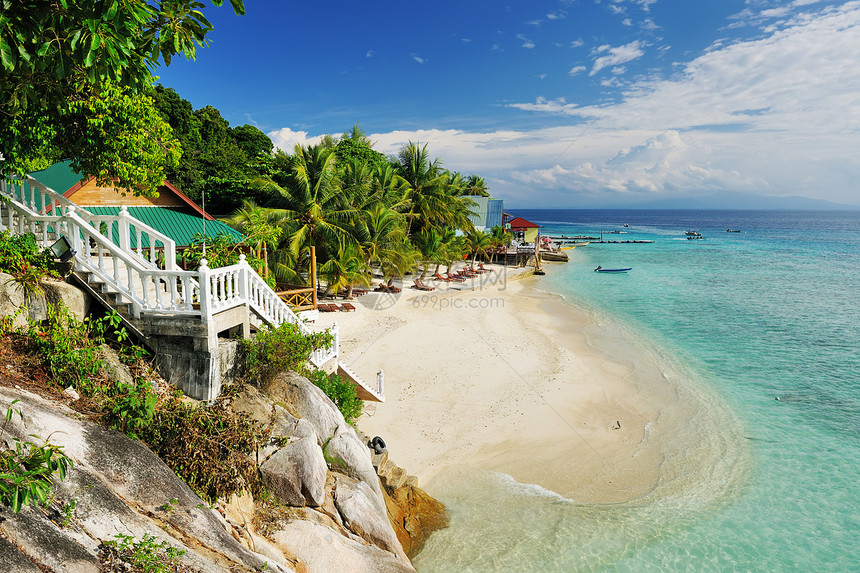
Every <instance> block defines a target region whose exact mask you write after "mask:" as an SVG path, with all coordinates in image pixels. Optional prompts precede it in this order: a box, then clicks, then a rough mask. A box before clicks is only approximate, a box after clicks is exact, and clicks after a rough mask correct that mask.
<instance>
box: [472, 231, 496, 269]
mask: <svg viewBox="0 0 860 573" xmlns="http://www.w3.org/2000/svg"><path fill="white" fill-rule="evenodd" d="M466 241H467V242H468V244H469V247H470V248H471V249H472V266H475V261H476V260H477V259H478V255H483V256H485V257H486V256H487V252H488V251H489V250H490V249H491V248H492V246H493V237H492V236H491V235H490V234H489V233H486V232H484V231H476V230H474V229H473V230H472V231H470V232H469V233H467V234H466Z"/></svg>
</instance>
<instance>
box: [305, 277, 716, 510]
mask: <svg viewBox="0 0 860 573" xmlns="http://www.w3.org/2000/svg"><path fill="white" fill-rule="evenodd" d="M512 271H513V270H512V269H507V270H505V269H502V268H501V267H495V271H494V274H493V275H482V277H481V278H482V280H481V281H480V282H477V281H474V282H471V283H463V284H456V283H455V284H453V285H450V284H445V285H442V284H440V283H439V282H438V281H425V282H426V283H427V284H430V285H433V286H437V287H438V288H437V289H436V290H435V291H433V292H426V293H425V292H421V291H417V290H414V289H411V288H404V289H403V292H402V293H401V294H400V295H399V296H391V295H384V294H380V293H369V294H367V295H365V296H363V297H360V298H358V299H357V301H356V306H357V308H358V310H357V311H356V312H354V313H353V312H350V313H346V312H339V313H321V314H320V317H319V319H318V320H317V323H316V324H317V325H318V326H325V325H329V324H331V323H332V322H337V323H338V324H339V327H340V360H341V362H342V363H344V364H346V365H347V366H348V367H349V368H350V369H351V370H353V371H354V372H356V374H358V375H359V376H360V377H362V378H363V379H365V380H368V381H373V383H375V381H376V372H377V371H378V370H379V369H380V368H381V369H383V370H384V371H385V398H386V401H385V403H382V404H378V405H372V406H370V407H368V408H366V413H365V414H364V415H362V417H361V418H360V420H359V422H358V426H359V427H360V428H361V429H362V431H364V432H365V433H366V434H368V435H371V436H375V435H379V436H382V437H383V439H384V440H385V441H386V443H387V444H388V447H389V451H390V455H391V457H392V459H393V460H394V461H395V462H396V463H397V464H398V465H400V466H402V467H404V468H406V469H407V471H408V472H409V473H410V474H414V475H417V476H418V477H419V479H420V481H421V484H422V486H426V485H427V484H432V481H433V479H434V478H435V477H437V476H439V475H440V474H442V473H444V472H445V471H449V470H452V469H454V468H458V467H462V466H464V465H465V466H473V467H478V468H481V469H486V470H492V471H498V472H502V473H505V474H508V475H510V476H512V477H513V478H514V479H515V480H517V481H518V482H521V483H532V484H537V485H540V486H542V487H544V488H546V489H549V490H552V491H554V492H556V493H558V494H560V495H562V496H564V497H566V498H569V499H574V500H577V501H583V502H603V503H617V502H625V501H630V500H634V499H639V498H642V497H643V496H647V495H648V494H649V493H650V492H652V491H654V490H655V489H656V488H658V487H661V486H664V485H666V484H667V483H668V482H671V481H673V480H675V479H676V477H677V476H676V475H675V474H676V473H677V472H676V471H675V470H673V469H672V468H673V467H675V466H677V464H676V463H672V464H668V463H667V461H668V460H674V461H679V460H680V458H686V457H687V454H686V453H685V450H686V448H687V447H688V445H689V443H690V442H691V440H693V441H695V439H696V437H695V436H692V437H691V436H690V432H691V431H693V430H691V429H692V428H693V427H694V426H693V420H694V418H696V424H700V423H701V422H702V407H701V404H699V403H698V402H697V401H696V400H691V399H690V397H689V396H687V395H686V394H685V393H684V392H683V391H679V389H678V387H676V386H675V385H673V384H668V383H667V380H668V379H669V378H670V377H671V376H670V375H669V374H667V373H666V368H665V367H664V365H661V364H659V363H658V361H656V360H654V359H653V357H651V356H649V355H648V353H647V352H645V351H643V350H642V349H641V348H636V347H635V345H633V344H628V342H629V341H624V340H619V343H618V345H615V346H617V347H616V348H615V351H609V352H608V351H607V348H608V347H612V346H613V343H612V341H613V337H619V336H620V335H619V334H618V333H615V332H608V333H607V332H606V331H605V326H604V325H601V324H597V323H596V319H595V318H594V317H593V316H591V315H589V314H588V313H587V312H585V311H584V310H582V309H579V308H577V307H575V306H573V305H571V304H569V303H567V302H565V301H564V300H562V298H561V297H559V296H557V295H553V294H549V293H545V292H542V291H540V290H539V287H540V279H539V278H537V277H526V278H522V277H513V276H511V275H512ZM408 284H411V281H410V282H409V283H408ZM454 289H460V290H454ZM595 333H598V334H599V335H600V336H601V337H602V342H601V345H600V346H601V348H595V346H594V345H593V344H592V342H591V341H592V339H593V338H594V336H595ZM607 341H608V342H609V343H608V344H607ZM706 416H707V414H706ZM704 423H705V425H706V426H707V421H705V422H704ZM721 447H722V446H721V445H720V444H719V443H717V444H710V445H709V446H708V452H707V453H706V454H705V455H703V456H701V457H702V459H701V460H699V463H702V464H707V463H709V462H708V461H707V459H706V458H710V457H713V456H718V455H719V451H718V450H719V449H720V448H721ZM684 461H685V462H695V461H696V460H689V459H685V460H684ZM697 465H698V464H697ZM667 468H668V469H667ZM431 493H432V490H431Z"/></svg>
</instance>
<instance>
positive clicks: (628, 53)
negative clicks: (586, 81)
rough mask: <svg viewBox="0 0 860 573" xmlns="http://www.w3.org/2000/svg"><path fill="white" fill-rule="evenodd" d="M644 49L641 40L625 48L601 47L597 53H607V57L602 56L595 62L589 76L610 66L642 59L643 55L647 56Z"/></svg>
mask: <svg viewBox="0 0 860 573" xmlns="http://www.w3.org/2000/svg"><path fill="white" fill-rule="evenodd" d="M643 47H644V44H643V42H642V41H640V40H636V41H634V42H630V43H629V44H624V45H623V46H616V47H612V46H609V45H603V46H599V47H598V48H597V50H596V53H598V54H602V53H606V55H605V56H600V57H599V58H597V59H595V60H594V67H592V68H591V72H590V73H589V75H591V76H593V75H594V74H596V73H597V72H599V71H600V70H602V69H603V68H606V67H609V66H616V65H618V64H623V63H625V62H630V61H633V60H636V59H638V58H641V57H642V56H643V55H645V52H644V51H643V50H642V48H643Z"/></svg>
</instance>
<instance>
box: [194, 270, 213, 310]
mask: <svg viewBox="0 0 860 573" xmlns="http://www.w3.org/2000/svg"><path fill="white" fill-rule="evenodd" d="M208 263H209V261H207V260H206V259H200V268H199V269H198V270H197V272H198V273H199V275H200V278H199V280H198V284H199V286H200V291H199V293H198V296H199V297H200V318H201V320H202V321H203V324H208V323H209V319H210V318H211V317H210V313H209V290H210V287H209V272H210V270H209V266H208Z"/></svg>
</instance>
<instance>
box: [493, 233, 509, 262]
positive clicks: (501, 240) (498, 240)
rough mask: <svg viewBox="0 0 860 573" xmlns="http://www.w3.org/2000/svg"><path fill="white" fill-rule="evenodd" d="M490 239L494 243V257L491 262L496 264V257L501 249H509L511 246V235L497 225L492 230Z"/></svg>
mask: <svg viewBox="0 0 860 573" xmlns="http://www.w3.org/2000/svg"><path fill="white" fill-rule="evenodd" d="M490 237H491V238H492V241H493V251H492V253H493V256H492V257H491V262H495V256H496V254H497V252H498V251H499V250H500V249H501V248H503V247H504V248H507V246H508V245H510V244H511V234H510V232H509V231H508V230H506V229H505V228H504V227H502V226H501V225H495V226H493V227H492V228H490Z"/></svg>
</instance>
